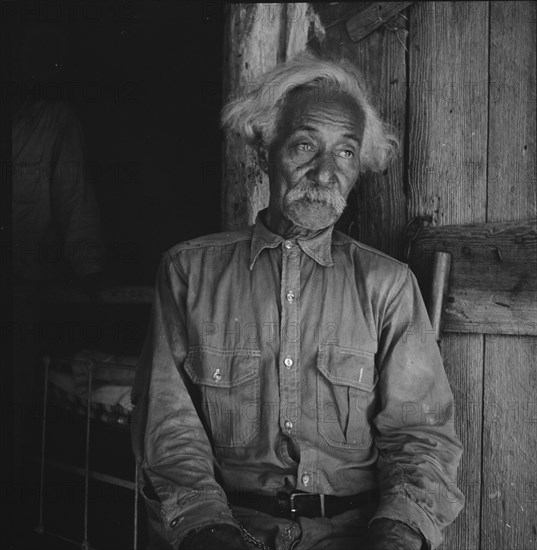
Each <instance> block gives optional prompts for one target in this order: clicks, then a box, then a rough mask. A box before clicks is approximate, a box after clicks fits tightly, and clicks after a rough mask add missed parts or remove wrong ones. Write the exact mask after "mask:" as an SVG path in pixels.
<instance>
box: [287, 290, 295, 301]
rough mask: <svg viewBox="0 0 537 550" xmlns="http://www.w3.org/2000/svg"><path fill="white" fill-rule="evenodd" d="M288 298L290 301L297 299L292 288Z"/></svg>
mask: <svg viewBox="0 0 537 550" xmlns="http://www.w3.org/2000/svg"><path fill="white" fill-rule="evenodd" d="M286 298H287V301H288V302H292V301H293V300H294V299H295V293H294V292H293V291H292V290H290V291H289V292H288V293H287V296H286Z"/></svg>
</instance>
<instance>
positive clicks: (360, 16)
mask: <svg viewBox="0 0 537 550" xmlns="http://www.w3.org/2000/svg"><path fill="white" fill-rule="evenodd" d="M410 4H412V2H377V3H375V4H373V5H372V6H369V7H368V8H366V9H365V10H362V11H361V12H360V13H357V14H356V15H355V16H354V17H351V18H350V19H349V20H348V21H347V32H348V33H349V36H350V38H351V40H353V41H354V42H358V41H360V40H362V39H363V38H365V37H366V36H367V35H368V34H370V33H372V32H373V31H374V30H376V29H378V28H379V27H380V26H381V25H384V24H385V23H387V22H388V21H389V20H390V19H393V17H395V16H396V15H397V14H398V13H399V12H401V11H403V10H404V9H405V8H407V7H408V6H410Z"/></svg>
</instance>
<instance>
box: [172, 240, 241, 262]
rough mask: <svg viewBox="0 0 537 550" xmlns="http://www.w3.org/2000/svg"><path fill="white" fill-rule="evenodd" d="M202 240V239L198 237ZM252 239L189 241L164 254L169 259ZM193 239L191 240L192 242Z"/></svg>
mask: <svg viewBox="0 0 537 550" xmlns="http://www.w3.org/2000/svg"><path fill="white" fill-rule="evenodd" d="M198 238H200V239H202V238H203V237H198ZM251 238H252V236H251V235H240V236H239V235H238V236H237V237H235V238H233V239H231V240H230V241H227V242H226V241H207V242H196V243H195V244H194V243H192V242H191V241H184V242H182V243H178V244H176V245H174V246H172V247H171V248H169V249H168V250H167V251H166V252H165V254H169V256H170V257H172V258H174V257H175V256H178V255H179V254H180V253H181V252H187V251H189V250H201V249H204V248H209V247H211V246H230V245H233V244H237V243H239V242H243V241H249V240H250V239H251ZM193 240H194V239H192V241H193Z"/></svg>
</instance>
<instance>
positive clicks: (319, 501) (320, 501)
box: [289, 493, 326, 520]
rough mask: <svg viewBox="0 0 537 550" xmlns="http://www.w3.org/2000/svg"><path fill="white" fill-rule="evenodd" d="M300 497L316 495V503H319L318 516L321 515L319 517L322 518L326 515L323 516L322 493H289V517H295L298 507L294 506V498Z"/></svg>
mask: <svg viewBox="0 0 537 550" xmlns="http://www.w3.org/2000/svg"><path fill="white" fill-rule="evenodd" d="M301 497H303V498H310V499H311V498H312V497H317V498H318V503H319V510H320V515H319V516H318V517H321V518H324V517H326V516H325V509H324V494H321V493H291V494H290V495H289V505H290V509H291V519H293V520H294V519H295V518H296V514H297V512H298V509H297V506H296V499H297V498H298V499H300V498H301Z"/></svg>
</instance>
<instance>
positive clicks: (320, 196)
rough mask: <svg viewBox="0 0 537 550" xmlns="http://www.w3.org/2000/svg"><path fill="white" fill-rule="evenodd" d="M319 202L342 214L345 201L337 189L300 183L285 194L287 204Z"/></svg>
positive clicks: (345, 204)
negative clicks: (304, 201) (303, 201)
mask: <svg viewBox="0 0 537 550" xmlns="http://www.w3.org/2000/svg"><path fill="white" fill-rule="evenodd" d="M301 200H306V201H311V202H321V203H324V204H326V205H327V206H331V207H332V208H333V209H334V210H335V211H336V212H337V213H338V214H342V213H343V210H345V206H347V201H346V200H345V198H344V197H343V195H342V194H341V193H340V192H339V191H338V190H337V189H330V188H327V187H322V186H320V185H317V184H314V183H310V184H308V183H301V184H299V185H297V186H296V187H293V189H291V191H289V193H288V194H287V201H288V202H295V201H301Z"/></svg>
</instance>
